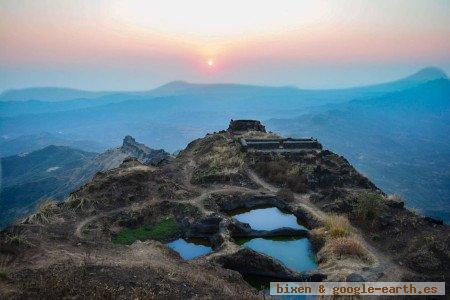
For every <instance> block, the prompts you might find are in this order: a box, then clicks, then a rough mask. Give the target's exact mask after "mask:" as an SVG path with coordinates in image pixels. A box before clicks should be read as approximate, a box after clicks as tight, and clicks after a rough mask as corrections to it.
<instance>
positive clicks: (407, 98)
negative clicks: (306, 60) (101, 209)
mask: <svg viewBox="0 0 450 300" xmlns="http://www.w3.org/2000/svg"><path fill="white" fill-rule="evenodd" d="M448 82H449V80H448V77H447V75H446V74H445V73H444V72H443V71H441V70H439V69H437V68H426V69H423V70H420V71H419V72H417V73H415V74H413V75H411V76H408V77H405V78H403V79H399V80H397V81H393V82H387V83H382V84H377V85H371V86H364V87H354V88H347V89H331V90H305V89H299V88H296V87H264V86H252V85H240V84H193V83H188V82H184V81H176V82H171V83H168V84H166V85H163V86H161V87H159V88H156V89H153V90H150V91H140V92H100V94H95V93H91V92H85V91H78V92H77V93H75V92H74V91H73V90H70V91H69V92H68V93H67V94H64V93H62V94H61V95H60V96H58V97H57V96H56V95H59V94H58V93H60V92H61V91H62V90H61V89H56V90H57V91H58V93H57V92H55V91H54V90H55V89H52V88H44V89H39V93H35V92H33V89H26V90H16V91H8V92H5V93H3V94H2V95H1V96H0V99H2V100H3V101H0V137H2V140H0V143H1V144H0V145H1V146H2V148H1V153H7V155H12V154H19V153H22V152H29V151H31V150H36V149H39V148H40V147H45V146H48V145H51V144H52V143H54V141H53V140H54V138H53V137H52V136H57V137H63V139H64V140H66V141H67V142H65V143H62V142H61V143H59V145H69V146H72V147H76V148H79V149H82V150H84V151H88V152H89V151H95V152H97V151H101V150H102V149H109V148H112V147H114V146H115V145H117V144H119V143H120V142H121V140H122V138H123V137H124V136H125V135H128V134H131V135H132V136H134V137H135V138H136V139H138V140H140V141H142V142H143V143H145V144H146V145H150V146H151V147H152V148H157V149H165V150H166V151H169V152H174V151H176V150H179V149H182V148H184V147H185V145H186V144H187V143H188V142H189V141H191V140H193V139H195V138H199V137H202V136H203V135H204V134H206V133H207V132H210V131H214V130H221V129H222V128H223V127H224V126H226V124H228V122H229V120H230V119H258V120H263V121H266V120H270V121H269V122H266V123H268V125H269V126H268V129H269V130H270V129H272V130H277V131H278V130H279V131H281V132H283V133H285V134H286V135H293V136H305V135H306V136H316V137H318V138H319V139H320V140H321V142H322V143H323V144H324V146H325V147H327V148H330V149H331V150H334V151H335V152H338V153H342V154H345V156H346V157H348V158H350V160H351V161H352V163H353V164H354V165H355V166H357V167H358V168H359V169H360V170H362V171H363V172H364V173H365V174H366V175H367V176H369V177H370V178H372V179H373V181H374V182H375V183H377V184H378V185H379V186H380V187H381V188H383V189H385V190H387V191H389V192H396V193H400V194H403V195H405V196H406V198H407V203H409V204H410V206H416V207H418V208H421V209H423V210H427V211H428V210H430V209H432V210H436V211H438V212H439V211H441V212H442V211H449V212H450V209H449V208H448V203H449V202H450V200H449V199H450V188H449V186H448V182H449V180H448V177H447V171H446V170H447V169H448V167H447V166H449V165H450V158H449V157H448V156H447V154H446V153H447V152H446V149H448V148H445V147H447V146H448V142H449V138H448V136H450V134H449V132H448V124H449V123H448V119H449V111H448V109H447V108H448V104H449V102H450V100H449V99H450V93H449V91H448V88H447V86H448ZM45 90H48V92H49V94H48V98H46V96H45ZM83 93H84V95H87V96H80V95H82V94H83ZM36 95H39V97H37V96H36ZM80 97H81V98H80ZM33 98H34V100H32V99H33ZM44 99H46V100H48V101H42V100H44ZM8 100H9V101H8ZM10 100H13V101H10ZM36 100H38V101H36ZM43 133H48V134H50V136H49V137H48V138H38V137H39V136H41V137H42V134H43ZM25 137H27V138H25ZM15 140H22V141H24V140H29V141H30V142H29V143H28V145H26V147H17V145H15V143H13V142H12V143H11V141H15ZM45 140H47V141H45ZM34 141H39V142H34ZM71 143H72V144H71ZM25 144H26V143H25ZM95 149H101V150H95ZM4 155H5V154H3V156H4ZM416 174H417V176H416ZM414 178H416V179H417V180H415V179H414ZM433 214H434V213H433ZM434 215H435V214H434Z"/></svg>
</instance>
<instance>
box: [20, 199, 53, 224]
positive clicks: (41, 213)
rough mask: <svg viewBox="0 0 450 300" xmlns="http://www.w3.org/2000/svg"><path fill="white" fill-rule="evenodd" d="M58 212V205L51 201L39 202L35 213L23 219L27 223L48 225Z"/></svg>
mask: <svg viewBox="0 0 450 300" xmlns="http://www.w3.org/2000/svg"><path fill="white" fill-rule="evenodd" d="M58 210H59V208H58V205H57V203H56V201H55V200H53V199H45V200H43V201H41V202H40V203H39V205H38V207H37V209H36V212H35V213H34V214H32V215H30V216H29V217H28V218H26V219H25V221H26V222H27V223H33V224H48V223H51V222H52V221H53V219H54V215H55V213H56V212H57V211H58Z"/></svg>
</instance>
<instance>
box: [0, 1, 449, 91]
mask: <svg viewBox="0 0 450 300" xmlns="http://www.w3.org/2000/svg"><path fill="white" fill-rule="evenodd" d="M425 66H437V67H440V68H442V69H444V70H445V71H446V72H447V73H450V72H449V71H450V1H446V0H442V1H433V0H423V1H421V0H404V1H399V0H397V1H395V0H390V1H384V0H376V1H372V0H366V1H362V0H361V1H350V0H348V1H344V0H339V1H320V0H314V1H312V0H311V1H301V0H292V1H288V0H277V1H273V0H272V1H264V0H256V1H254V0H245V1H244V0H239V1H234V0H226V1H225V0H223V1H213V0H209V1H201V0H191V1H172V0H164V1H144V0H142V1H125V0H122V1H119V0H117V1H116V0H105V1H93V0H78V1H70V0H64V1H61V0H53V1H50V0H29V1H25V0H11V1H7V0H0V91H1V90H3V89H7V88H20V87H28V86H67V87H74V88H83V89H92V90H144V89H150V88H152V87H155V86H157V85H159V84H162V83H165V82H168V81H172V80H178V79H181V80H187V81H192V82H239V83H254V84H268V85H296V86H299V87H305V88H320V87H343V86H353V85H360V84H367V83H374V82H380V81H388V80H391V79H396V78H399V77H402V76H404V75H407V74H409V73H412V72H415V71H417V70H418V69H420V68H422V67H425Z"/></svg>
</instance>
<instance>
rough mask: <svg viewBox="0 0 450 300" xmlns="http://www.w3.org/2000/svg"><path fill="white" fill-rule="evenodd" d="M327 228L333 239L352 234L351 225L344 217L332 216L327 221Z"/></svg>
mask: <svg viewBox="0 0 450 300" xmlns="http://www.w3.org/2000/svg"><path fill="white" fill-rule="evenodd" d="M325 228H326V229H327V230H328V231H329V234H330V236H331V237H345V236H348V235H349V233H350V228H351V227H350V223H349V221H348V219H347V217H345V216H343V215H330V216H328V217H327V218H326V220H325Z"/></svg>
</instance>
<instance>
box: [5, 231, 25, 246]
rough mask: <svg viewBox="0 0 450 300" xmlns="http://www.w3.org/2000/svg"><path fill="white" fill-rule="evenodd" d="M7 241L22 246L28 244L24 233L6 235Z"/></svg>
mask: <svg viewBox="0 0 450 300" xmlns="http://www.w3.org/2000/svg"><path fill="white" fill-rule="evenodd" d="M6 242H7V243H8V244H11V245H17V246H22V245H27V244H28V241H27V239H26V237H25V236H24V235H22V234H17V233H13V234H8V235H6Z"/></svg>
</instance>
